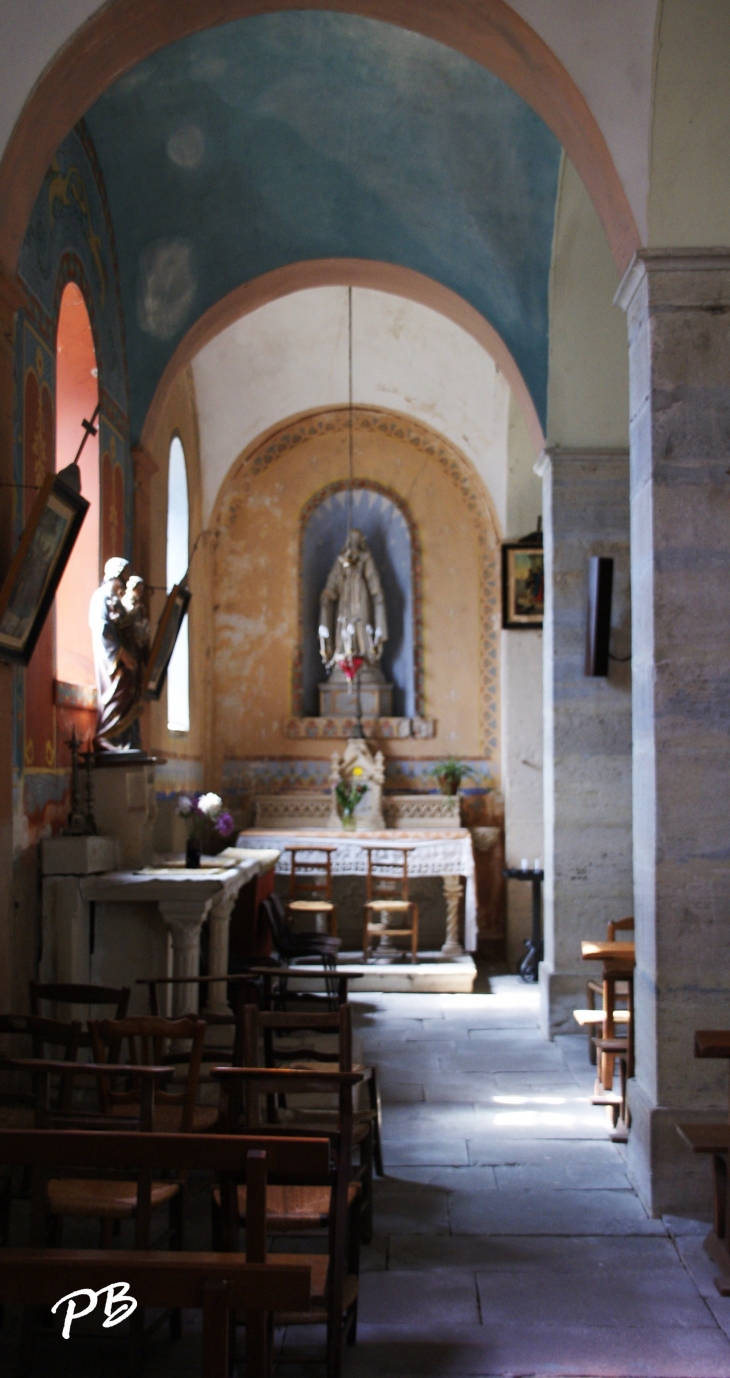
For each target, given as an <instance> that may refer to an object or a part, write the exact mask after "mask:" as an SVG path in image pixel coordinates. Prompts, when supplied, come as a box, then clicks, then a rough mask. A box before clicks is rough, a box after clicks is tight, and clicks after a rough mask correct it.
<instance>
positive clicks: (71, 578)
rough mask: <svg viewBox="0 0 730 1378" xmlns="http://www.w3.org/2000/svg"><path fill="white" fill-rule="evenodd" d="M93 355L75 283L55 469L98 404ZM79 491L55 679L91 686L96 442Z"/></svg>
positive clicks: (64, 326) (65, 302)
mask: <svg viewBox="0 0 730 1378" xmlns="http://www.w3.org/2000/svg"><path fill="white" fill-rule="evenodd" d="M97 372H98V370H97V367H96V353H95V350H94V337H93V335H92V333H91V322H90V320H89V313H88V311H87V310H86V302H85V301H84V298H83V296H82V293H81V291H80V289H79V288H78V287H77V285H76V283H75V282H69V283H68V284H67V285H66V287H65V288H64V291H63V296H62V297H61V309H60V311H59V316H58V334H57V337H56V470H59V469H65V467H66V465H67V464H71V462H72V461H73V459H74V457H75V455H76V451H77V450H78V448H79V445H80V443H81V440H82V438H83V435H84V432H83V429H82V426H81V422H82V421H84V420H86V421H90V420H91V418H92V416H93V414H94V410H95V408H96V404H97V402H98V400H99V384H98V381H97ZM79 468H80V470H81V492H82V494H83V496H84V497H85V498H86V500H87V501H88V502H89V503H90V504H91V506H90V508H89V510H88V512H87V513H86V519H85V521H84V524H83V526H82V527H81V530H80V532H79V535H78V539H77V541H76V544H75V546H74V549H73V554H72V555H71V559H70V560H69V562H68V564H67V566H66V569H65V572H64V575H63V578H62V580H61V583H60V584H59V586H58V591H57V593H56V678H57V679H60V680H65V681H67V682H68V683H70V684H89V685H90V684H94V682H95V680H94V655H93V651H92V647H91V631H90V628H89V600H90V598H91V595H92V593H93V592H94V589H95V588H96V587H97V586H98V583H99V440H98V437H97V436H92V435H90V436H89V438H88V440H87V442H86V444H85V446H84V450H83V453H82V455H81V458H80V460H79Z"/></svg>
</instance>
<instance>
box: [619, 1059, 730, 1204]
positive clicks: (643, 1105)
mask: <svg viewBox="0 0 730 1378" xmlns="http://www.w3.org/2000/svg"><path fill="white" fill-rule="evenodd" d="M628 1099H629V1109H630V1111H631V1133H630V1134H629V1143H628V1154H627V1170H628V1175H629V1178H630V1180H631V1183H632V1185H633V1186H634V1187H635V1188H636V1190H637V1192H638V1194H639V1196H640V1197H641V1199H642V1201H643V1203H644V1205H645V1206H646V1208H647V1210H648V1211H649V1212H650V1213H651V1214H652V1215H654V1216H659V1215H685V1216H691V1217H692V1218H693V1219H695V1220H710V1221H711V1220H712V1164H711V1159H710V1156H709V1154H704V1153H702V1154H700V1153H693V1152H692V1150H691V1149H690V1148H688V1147H687V1144H686V1143H685V1142H684V1139H680V1137H679V1134H678V1133H677V1124H678V1123H680V1122H684V1123H692V1122H694V1123H695V1124H712V1123H715V1124H716V1123H717V1122H718V1121H722V1120H725V1119H727V1106H724V1105H723V1106H718V1107H717V1109H716V1110H713V1109H710V1110H696V1109H692V1108H691V1107H690V1106H687V1107H684V1106H667V1105H654V1104H652V1102H651V1101H650V1100H649V1097H648V1096H647V1094H646V1092H645V1091H644V1090H643V1089H642V1087H641V1086H639V1084H638V1082H637V1081H636V1080H633V1081H630V1082H629V1095H628Z"/></svg>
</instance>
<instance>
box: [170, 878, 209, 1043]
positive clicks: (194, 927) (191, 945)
mask: <svg viewBox="0 0 730 1378" xmlns="http://www.w3.org/2000/svg"><path fill="white" fill-rule="evenodd" d="M158 903H159V906H160V913H161V915H162V917H163V919H164V921H165V924H166V925H167V928H168V929H169V931H170V936H171V938H172V974H173V976H176V977H178V979H179V978H180V977H187V978H188V979H187V980H186V981H181V982H180V985H175V986H173V988H172V1017H173V1019H177V1018H179V1016H180V1015H183V1014H194V1013H196V1012H197V1008H198V983H197V978H198V976H199V975H200V930H201V928H202V927H203V923H204V922H205V919H206V916H207V913H208V907H209V905H210V900H208V901H203V902H202V903H201V901H200V900H199V899H198V900H195V899H190V900H177V899H176V900H159V901H158Z"/></svg>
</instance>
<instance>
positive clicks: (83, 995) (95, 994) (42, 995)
mask: <svg viewBox="0 0 730 1378" xmlns="http://www.w3.org/2000/svg"><path fill="white" fill-rule="evenodd" d="M28 987H29V992H30V1009H31V1014H35V1015H40V1014H41V1003H42V1002H43V1001H44V1000H45V1001H48V1002H49V1003H50V1004H52V1005H54V1006H56V1007H57V1006H58V1005H71V1006H73V1007H77V1006H79V1005H81V1006H83V1008H84V1011H85V1013H84V1016H83V1017H84V1019H86V1018H87V1013H86V1011H90V1010H91V1009H92V1007H93V1008H98V1007H99V1006H104V1005H111V1006H113V1009H114V1018H115V1019H124V1017H125V1015H126V1013H127V1009H128V1006H129V997H130V994H131V992H130V988H129V986H119V987H117V986H94V985H88V984H84V983H82V982H81V983H80V982H60V983H59V982H48V981H30V982H29V983H28ZM79 1047H81V1048H90V1047H91V1034H90V1033H88V1032H83V1033H82V1035H81V1041H80V1043H79ZM36 1056H41V1054H36Z"/></svg>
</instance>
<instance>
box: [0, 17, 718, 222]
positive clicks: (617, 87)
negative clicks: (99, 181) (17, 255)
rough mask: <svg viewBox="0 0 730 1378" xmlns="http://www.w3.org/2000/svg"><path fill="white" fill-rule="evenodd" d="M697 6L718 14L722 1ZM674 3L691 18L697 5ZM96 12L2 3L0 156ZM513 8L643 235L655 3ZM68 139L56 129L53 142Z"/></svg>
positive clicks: (0, 32)
mask: <svg viewBox="0 0 730 1378" xmlns="http://www.w3.org/2000/svg"><path fill="white" fill-rule="evenodd" d="M700 2H701V3H704V7H705V8H707V7H708V5H709V6H710V7H711V6H714V7H715V8H716V9H718V10H720V9H722V8H724V5H723V0H700ZM680 3H682V4H683V5H684V7H685V9H686V10H687V13H688V14H690V15H691V14H692V13H693V11H694V10H695V9H696V6H697V3H698V0H680ZM101 8H102V6H101V5H99V4H97V3H95V0H3V3H2V4H0V54H1V55H2V56H1V58H0V151H1V150H3V149H4V148H5V145H6V143H7V141H8V139H9V137H10V133H11V131H12V128H13V125H14V124H15V121H16V120H17V118H18V115H19V114H20V111H21V109H22V107H23V105H24V103H25V101H26V100H27V98H28V96H29V95H30V93H31V91H32V89H33V86H34V85H35V83H36V81H37V80H38V78H39V76H40V75H41V73H42V71H43V69H44V68H45V67H46V66H47V64H48V63H49V62H50V61H51V59H52V58H53V57H54V55H55V54H56V53H57V52H58V50H59V48H61V47H62V46H63V44H64V43H66V42H67V41H68V40H69V39H70V38H71V37H72V35H73V34H74V33H75V31H76V30H77V28H78V27H79V26H80V25H81V24H82V23H83V21H84V20H85V19H87V18H88V17H89V16H90V15H91V14H94V13H95V12H96V11H97V10H99V9H101ZM512 8H513V9H514V10H516V11H517V13H518V14H520V15H521V16H522V17H523V19H525V20H526V21H527V23H529V24H530V25H531V26H532V27H533V28H534V29H535V30H536V32H537V33H539V34H540V36H541V38H543V39H544V41H545V42H546V43H547V44H548V46H549V47H550V48H552V50H553V52H554V53H555V55H556V56H557V57H558V58H559V59H560V61H561V62H562V63H563V65H564V66H565V68H566V69H567V71H568V72H569V73H570V75H571V77H572V78H573V80H574V81H575V83H576V85H577V86H578V88H579V90H580V91H581V92H582V93H583V95H584V96H585V98H586V100H587V101H588V104H589V105H590V107H591V109H592V111H593V114H594V115H595V117H596V120H597V122H598V124H599V126H600V128H601V130H602V133H603V135H604V138H605V140H606V143H607V144H608V147H609V150H610V152H611V154H612V156H613V159H614V162H615V164H616V168H617V171H618V173H619V176H620V177H621V179H622V181H623V184H624V187H625V189H626V194H627V196H628V198H629V201H630V203H631V206H632V209H633V212H634V215H635V217H636V222H637V224H638V226H639V230H640V232H641V233H642V235H643V234H644V233H645V227H646V197H647V190H648V147H649V131H650V123H651V84H652V62H653V34H654V15H655V10H656V0H610V4H609V3H608V2H607V0H513V4H512ZM119 75H120V76H121V75H122V72H120V73H119ZM67 133H68V130H67V129H59V143H60V142H61V140H62V139H63V138H64V136H65V135H66V134H67Z"/></svg>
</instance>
